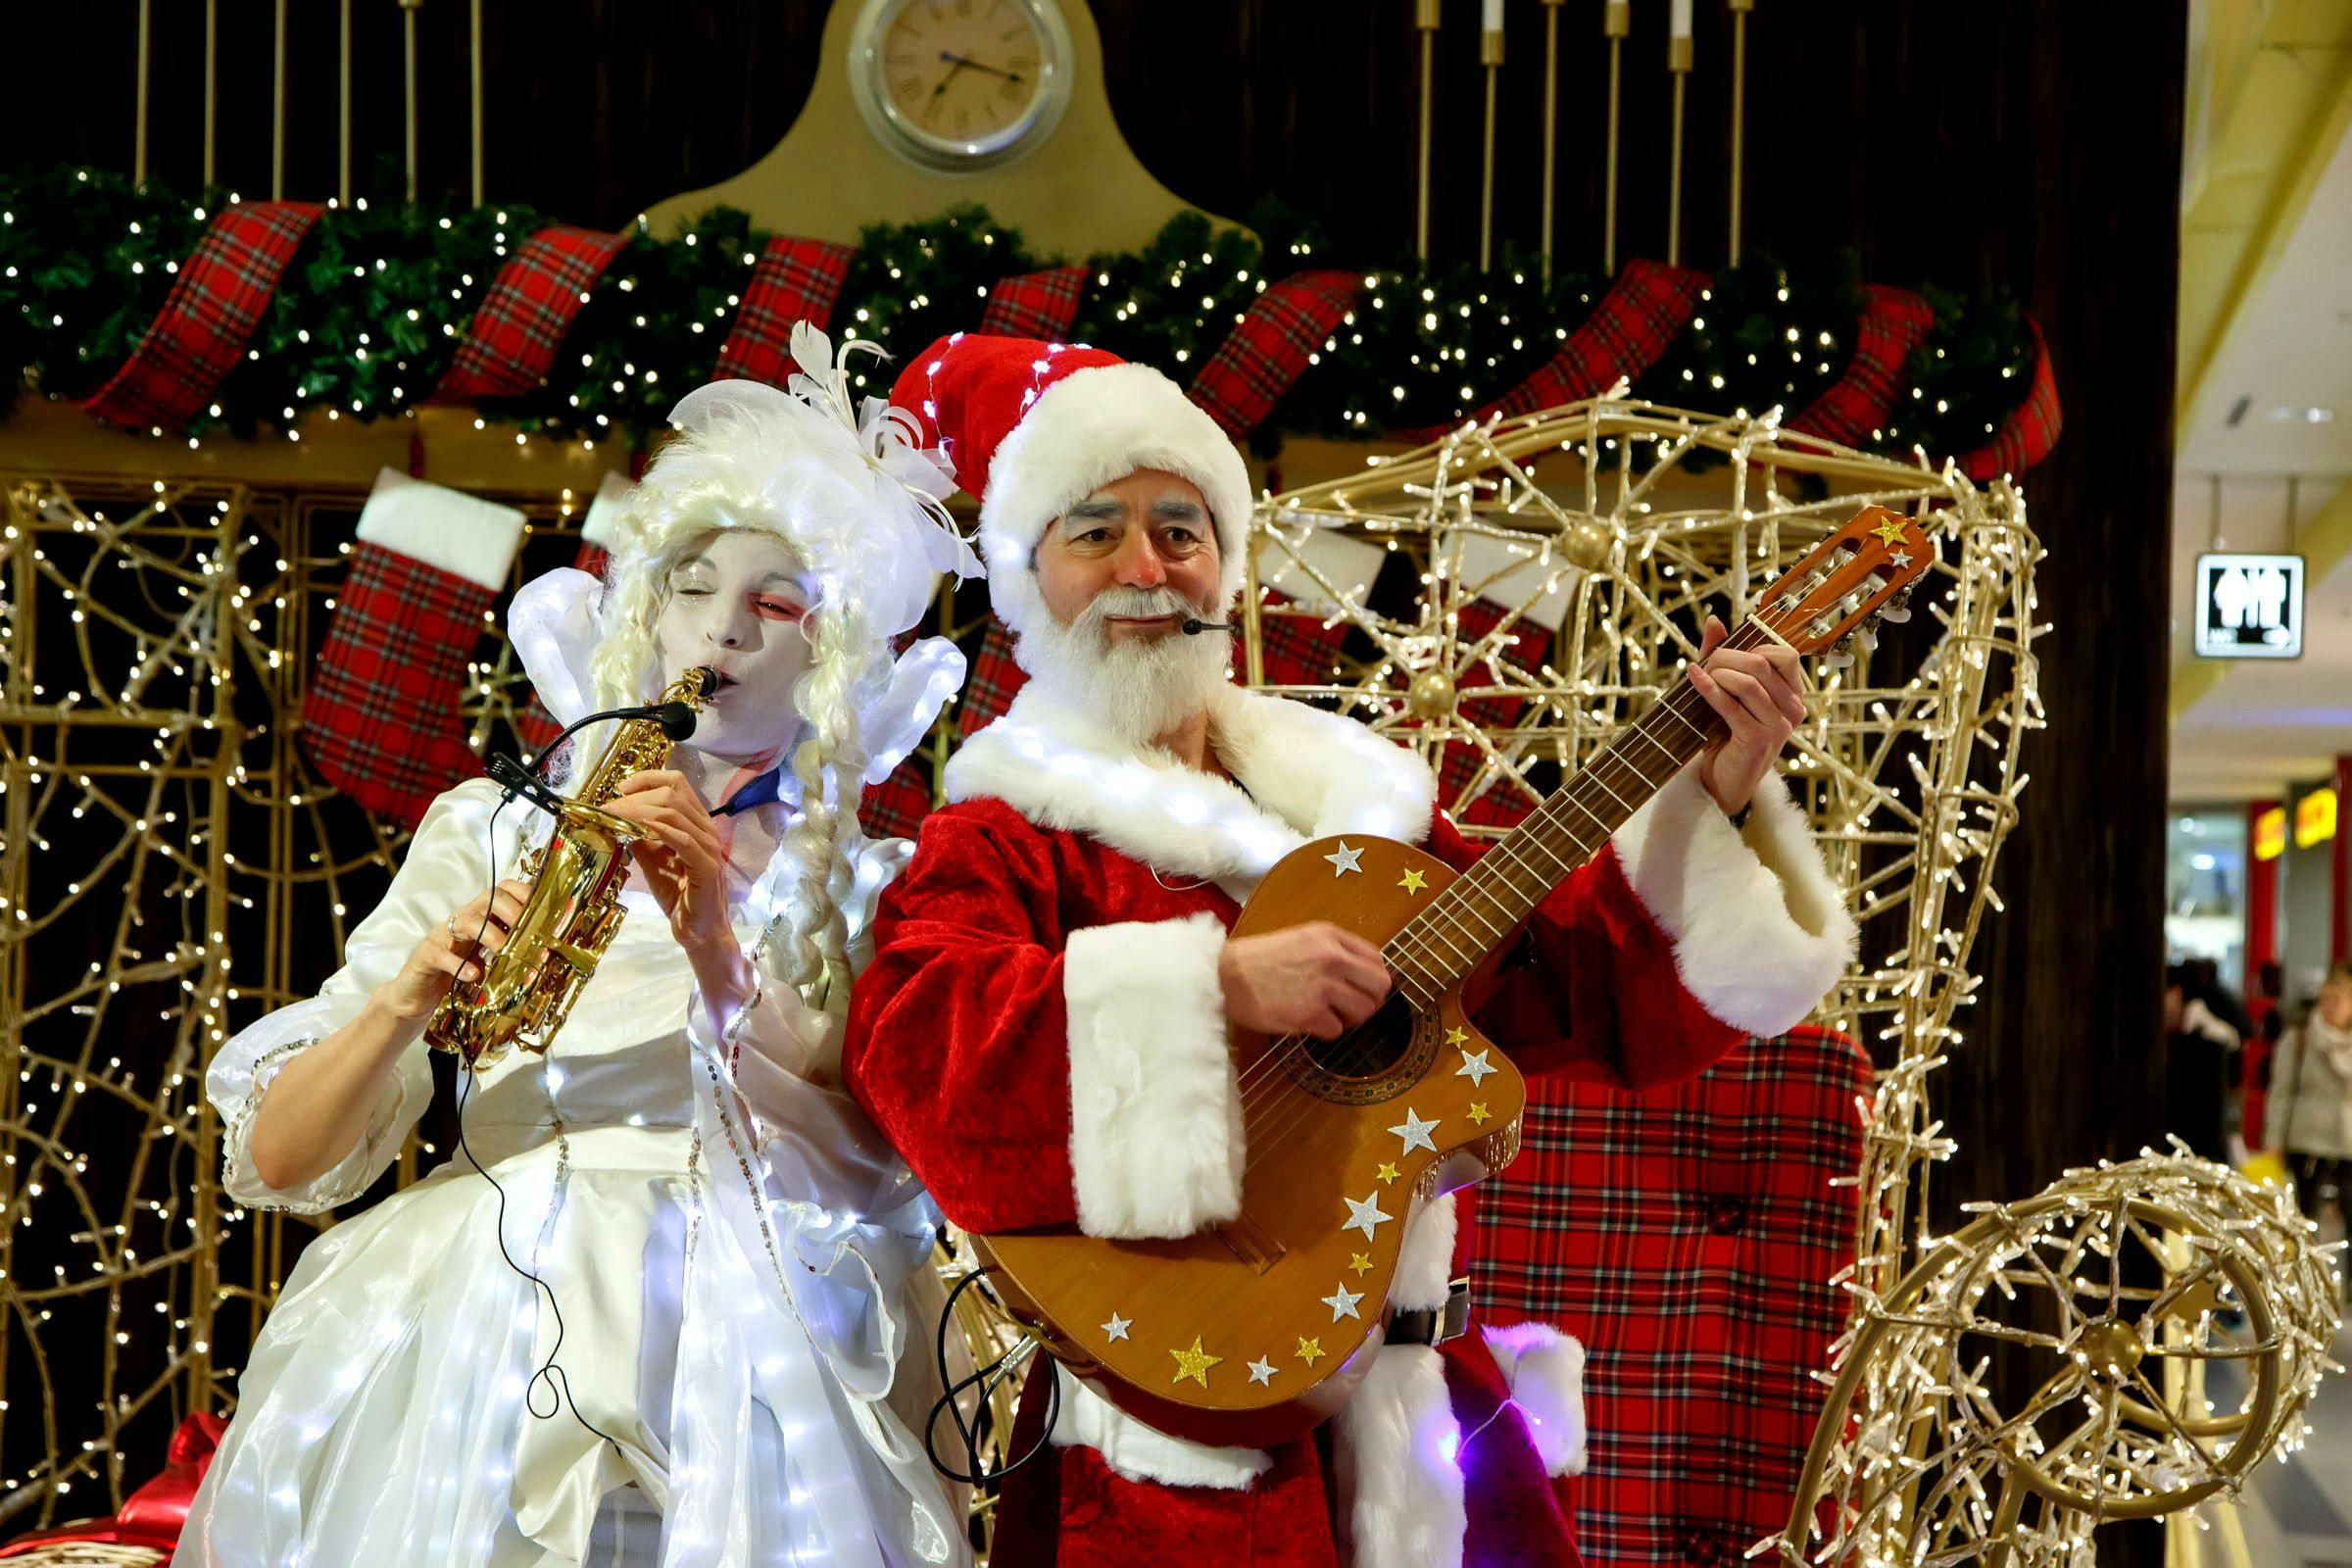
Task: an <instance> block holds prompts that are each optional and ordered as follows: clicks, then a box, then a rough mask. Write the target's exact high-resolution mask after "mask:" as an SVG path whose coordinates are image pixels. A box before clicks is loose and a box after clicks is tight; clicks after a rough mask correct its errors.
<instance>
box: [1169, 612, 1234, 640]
mask: <svg viewBox="0 0 2352 1568" xmlns="http://www.w3.org/2000/svg"><path fill="white" fill-rule="evenodd" d="M1178 629H1179V630H1181V631H1182V632H1183V633H1184V634H1185V635H1186V636H1187V637H1198V636H1200V635H1201V633H1202V632H1204V631H1239V630H1241V628H1240V627H1239V626H1219V625H1217V624H1215V623H1214V622H1211V621H1206V620H1197V619H1194V618H1192V617H1190V616H1188V617H1186V619H1185V622H1184V624H1183V625H1182V626H1181V627H1179V628H1178Z"/></svg>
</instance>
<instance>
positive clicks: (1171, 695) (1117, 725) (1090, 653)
mask: <svg viewBox="0 0 2352 1568" xmlns="http://www.w3.org/2000/svg"><path fill="white" fill-rule="evenodd" d="M1121 593H1122V591H1121V590H1118V589H1109V590H1105V591H1104V592H1103V594H1102V595H1100V596H1098V597H1097V598H1096V600H1095V602H1094V603H1093V604H1091V605H1089V606H1088V607H1087V609H1086V612H1085V613H1083V614H1081V615H1080V616H1079V617H1078V618H1077V620H1075V621H1074V622H1072V623H1071V624H1069V625H1067V626H1065V625H1063V624H1062V623H1061V622H1059V621H1057V620H1055V619H1054V617H1053V616H1052V615H1045V616H1041V617H1040V619H1039V623H1038V624H1037V625H1035V626H1032V627H1029V628H1028V629H1026V630H1024V631H1023V632H1022V633H1021V634H1020V636H1019V637H1018V638H1017V639H1016V640H1015V641H1014V643H1013V655H1014V658H1015V659H1016V660H1017V661H1018V662H1019V663H1020V666H1021V667H1022V668H1023V669H1025V670H1027V671H1028V672H1029V678H1030V679H1031V680H1034V681H1036V682H1038V684H1040V685H1041V686H1043V687H1045V689H1046V690H1047V691H1049V692H1052V693H1053V694H1054V696H1055V697H1057V698H1059V699H1060V700H1061V701H1062V702H1064V703H1067V704H1069V705H1071V706H1072V707H1075V708H1078V709H1079V710H1080V711H1083V712H1085V713H1087V714H1088V715H1089V716H1091V717H1092V718H1093V719H1094V720H1095V721H1096V722H1098V723H1100V724H1101V725H1103V728H1105V729H1108V730H1110V731H1112V732H1113V733H1115V734H1118V735H1120V736H1123V737H1125V738H1126V739H1128V740H1131V741H1133V742H1135V743H1136V744H1137V745H1139V746H1149V745H1151V744H1152V742H1154V741H1156V740H1158V739H1159V738H1160V737H1161V736H1163V735H1165V734H1167V733H1168V732H1169V731H1170V730H1172V729H1174V728H1176V726H1177V725H1179V724H1181V723H1183V722H1184V721H1185V720H1186V719H1188V718H1190V717H1192V716H1193V715H1194V714H1195V713H1198V712H1200V711H1201V710H1202V709H1203V708H1205V707H1207V706H1208V698H1209V694H1210V693H1211V692H1212V691H1214V690H1215V689H1216V688H1217V687H1218V686H1220V685H1222V684H1224V683H1225V682H1226V681H1227V680H1228V679H1230V678H1231V670H1232V661H1233V645H1232V639H1231V634H1230V633H1227V632H1221V631H1219V632H1201V633H1200V634H1199V635H1197V636H1191V637H1187V636H1186V635H1184V634H1183V633H1182V632H1176V633H1173V634H1172V635H1169V636H1166V637H1161V638H1159V639H1157V640H1156V641H1152V642H1137V643H1105V642H1104V641H1103V617H1104V616H1105V615H1107V614H1133V613H1153V611H1154V610H1155V609H1158V608H1162V603H1163V602H1162V601H1160V600H1159V599H1158V598H1157V596H1142V595H1139V596H1136V598H1137V600H1149V601H1150V602H1135V601H1127V602H1122V600H1121V597H1120V596H1121ZM1162 593H1163V594H1164V595H1165V599H1164V605H1166V606H1178V607H1181V608H1179V609H1178V610H1177V612H1176V613H1179V614H1188V615H1201V618H1203V619H1206V618H1207V617H1206V615H1205V614H1204V613H1202V612H1201V609H1200V608H1199V607H1198V606H1194V605H1187V604H1184V603H1183V600H1182V598H1181V596H1179V595H1177V594H1175V593H1173V592H1172V591H1167V590H1162Z"/></svg>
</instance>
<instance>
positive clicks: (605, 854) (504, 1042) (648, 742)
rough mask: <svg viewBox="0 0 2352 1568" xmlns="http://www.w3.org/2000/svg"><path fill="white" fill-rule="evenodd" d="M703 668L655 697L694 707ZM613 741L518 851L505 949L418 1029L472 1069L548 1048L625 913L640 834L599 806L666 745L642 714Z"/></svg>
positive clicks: (663, 754) (706, 677)
mask: <svg viewBox="0 0 2352 1568" xmlns="http://www.w3.org/2000/svg"><path fill="white" fill-rule="evenodd" d="M710 688H711V672H710V671H709V670H707V669H701V668H696V669H690V670H688V671H687V672H686V674H685V676H684V677H683V678H681V679H680V680H678V681H677V682H676V683H674V684H673V685H671V686H670V687H669V688H668V690H666V691H664V692H663V693H662V697H661V701H662V702H664V703H673V702H683V703H685V704H686V705H687V706H688V707H690V708H693V709H696V710H698V711H699V710H700V709H701V708H702V706H703V703H704V700H705V699H706V698H707V697H708V696H709V694H710ZM616 725H617V727H616V729H615V730H614V732H613V740H612V743H611V744H610V745H608V746H607V747H606V748H605V752H604V755H603V756H602V757H600V758H598V759H597V761H596V765H595V766H594V767H593V768H591V769H590V770H589V772H588V775H587V777H586V778H584V779H583V780H581V782H580V785H579V788H578V789H576V790H575V791H573V793H572V796H571V798H570V799H569V800H559V801H557V802H555V804H554V807H553V809H554V811H555V813H556V827H555V831H554V832H553V833H552V834H550V835H549V837H548V841H547V843H546V844H545V845H543V846H541V847H540V848H538V849H536V850H533V851H531V852H530V853H529V854H528V855H526V856H524V857H523V859H522V864H521V866H520V868H519V873H518V874H519V875H521V876H522V877H523V878H524V879H525V880H527V881H529V883H530V884H531V891H530V893H529V895H528V896H526V897H525V898H524V900H523V904H522V913H521V914H520V915H519V916H518V917H516V919H515V924H514V926H513V927H512V928H511V929H510V930H509V931H508V932H507V945H506V946H505V947H503V948H501V949H500V950H499V951H498V952H497V953H495V954H493V955H491V956H489V957H488V958H486V959H484V960H483V961H482V973H481V978H480V979H478V980H473V981H466V980H460V981H459V982H457V983H456V984H455V985H453V986H451V987H450V988H449V993H448V995H446V996H444V997H443V998H442V999H441V1005H439V1006H438V1007H435V1008H434V1009H433V1015H432V1017H431V1019H430V1020H429V1021H427V1023H426V1024H425V1027H424V1038H425V1040H426V1041H427V1042H428V1043H430V1044H431V1045H432V1046H433V1048H434V1049H435V1050H439V1051H449V1052H455V1053H456V1054H458V1055H460V1056H462V1057H464V1058H465V1061H466V1066H467V1067H468V1068H470V1069H472V1070H473V1071H475V1072H479V1071H481V1070H482V1069H483V1068H484V1067H486V1066H488V1065H490V1064H491V1063H492V1062H494V1061H496V1060H498V1059H499V1058H500V1057H501V1056H504V1055H505V1054H507V1052H508V1050H509V1049H510V1048H511V1047H513V1046H515V1045H516V1044H517V1043H519V1044H520V1045H521V1047H522V1048H523V1049H524V1050H525V1051H531V1052H537V1053H538V1054H541V1055H545V1054H547V1049H548V1047H550V1046H552V1045H554V1044H555V1039H556V1031H557V1030H559V1029H561V1028H563V1027H564V1018H565V1017H566V1016H568V1015H569V1013H570V1012H571V1005H572V1003H573V1002H574V1001H576V1000H577V999H578V997H579V994H580V988H581V987H582V986H584V985H586V984H587V983H588V977H589V976H590V975H593V974H594V973H596V965H597V961H598V960H599V959H601V958H602V957H603V956H605V950H606V949H607V948H609V947H611V946H612V945H613V936H614V934H615V933H617V932H618V931H619V930H620V921H621V916H622V913H623V912H624V911H623V910H622V909H621V907H620V885H621V882H622V881H623V880H624V879H625V878H626V876H627V875H628V867H629V860H628V850H629V846H630V845H632V844H634V843H635V842H636V841H637V840H638V839H640V838H643V837H644V836H645V830H644V829H642V828H640V827H638V826H637V825H636V824H635V823H633V822H628V821H624V820H622V819H621V818H620V817H617V816H614V815H613V813H612V812H610V811H608V810H606V809H604V805H605V803H606V802H607V801H610V800H611V799H613V794H614V792H615V791H617V790H618V789H619V787H620V781H621V780H622V779H625V778H627V777H629V776H630V775H631V774H633V773H642V772H644V771H645V770H646V769H648V768H655V767H661V766H662V765H663V764H664V763H666V762H667V761H668V760H669V753H670V746H671V742H670V739H669V737H668V736H667V735H666V734H664V733H663V732H662V726H661V724H660V723H659V722H657V721H656V720H654V719H651V718H624V719H619V720H617V721H616Z"/></svg>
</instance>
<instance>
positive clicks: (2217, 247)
mask: <svg viewBox="0 0 2352 1568" xmlns="http://www.w3.org/2000/svg"><path fill="white" fill-rule="evenodd" d="M2263 11H2264V14H2263V15H2262V17H2261V18H2260V20H2259V22H2258V23H2257V24H2256V27H2257V29H2258V32H2257V36H2256V38H2255V41H2254V42H2253V43H2252V45H2251V49H2250V51H2248V50H2245V49H2232V50H2230V51H2229V56H2230V58H2229V59H2228V60H2223V61H2217V62H2216V69H2217V70H2225V71H2226V72H2227V74H2228V75H2229V78H2230V79H2229V80H2227V81H2224V82H2221V83H2218V84H2216V85H2218V86H2220V87H2221V88H2222V91H2221V93H2220V98H2221V102H2220V103H2218V104H2217V105H2216V109H2217V121H2218V123H2216V124H2215V125H2214V127H2213V130H2212V134H2211V135H2210V136H2209V137H2208V138H2207V141H2206V146H2205V149H2204V153H2203V156H2202V157H2201V158H2200V159H2199V161H2198V168H2197V171H2196V172H2195V174H2194V188H2193V190H2192V191H2190V192H2189V193H2188V196H2189V199H2188V202H2187V205H2186V206H2185V207H2183V209H2182V211H2181V214H2180V376H2179V381H2178V388H2177V392H2176V399H2175V405H2174V432H2175V440H2176V444H2178V443H2179V442H2181V441H2185V440H2186V438H2187V435H2188V426H2189V420H2190V418H2191V417H2192V415H2193V414H2194V412H2195V410H2196V406H2197V400H2198V399H2199V398H2200V397H2202V396H2203V395H2205V393H2206V392H2207V391H2208V390H2209V389H2208V387H2207V380H2208V378H2209V377H2210V376H2211V374H2212V371H2213V368H2214V366H2215V364H2216V363H2218V362H2219V360H2220V358H2221V353H2222V349H2223V346H2224V345H2225V344H2227V343H2228V342H2229V334H2230V331H2231V329H2232V328H2233V327H2234V326H2235V325H2236V324H2237V321H2238V319H2239V318H2240V317H2241V316H2242V315H2243V314H2244V312H2245V311H2246V310H2247V308H2248V307H2249V305H2250V303H2251V302H2252V301H2253V300H2254V299H2255V297H2256V296H2257V294H2258V293H2259V292H2260V289H2261V285H2262V282H2263V280H2264V279H2265V278H2266V277H2268V276H2269V275H2270V271H2271V269H2272V268H2273V266H2275V265H2276V264H2277V262H2278V257H2279V255H2280V253H2281V252H2282V251H2283V250H2284V249H2285V247H2286V245H2287V242H2288V241H2289V240H2290V239H2291V238H2292V237H2293V235H2294V232H2295V227H2296V225H2297V224H2298V223H2299V222H2301V221H2302V218H2303V214H2304V211H2305V209H2306V208H2308V207H2309V206H2310V203H2311V195H2312V191H2313V190H2314V189H2315V188H2316V187H2317V186H2318V184H2319V182H2320V178H2321V176H2322V175H2323V174H2324V173H2326V172H2327V166H2328V163H2329V161H2330V160H2331V159H2332V158H2333V156H2334V154H2335V149H2336V145H2337V144H2338V143H2339V142H2340V141H2342V140H2343V138H2344V134H2345V132H2346V129H2347V128H2348V127H2352V6H2345V5H2342V4H2340V3H2337V0H2278V3H2275V4H2272V5H2269V6H2266V7H2264V8H2263ZM2241 62H2242V63H2241Z"/></svg>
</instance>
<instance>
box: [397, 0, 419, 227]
mask: <svg viewBox="0 0 2352 1568" xmlns="http://www.w3.org/2000/svg"><path fill="white" fill-rule="evenodd" d="M422 4H424V0H400V23H401V32H402V38H403V41H404V43H405V45H406V48H407V51H408V57H409V111H408V127H407V132H406V135H407V145H408V157H409V200H411V201H415V200H416V199H417V7H419V6H421V5H422Z"/></svg>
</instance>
